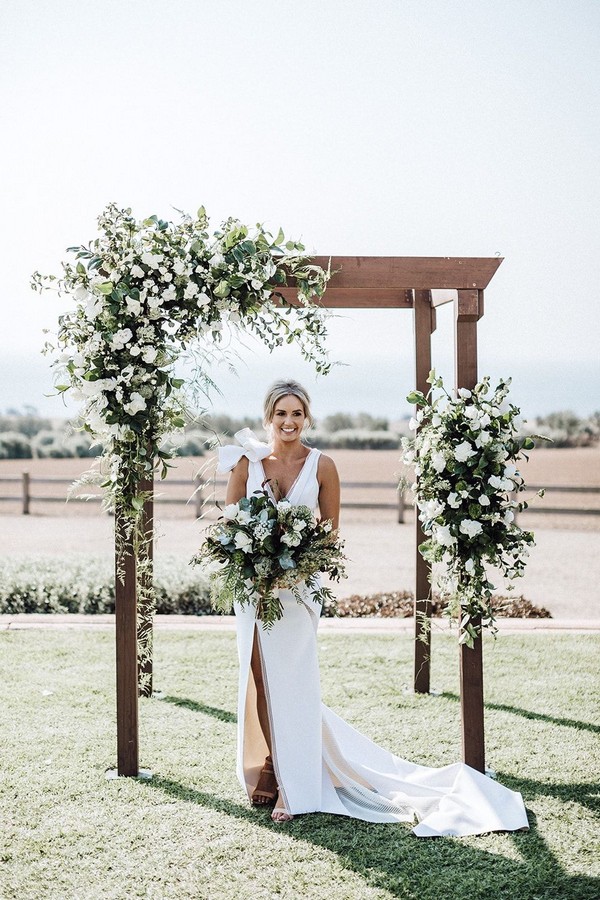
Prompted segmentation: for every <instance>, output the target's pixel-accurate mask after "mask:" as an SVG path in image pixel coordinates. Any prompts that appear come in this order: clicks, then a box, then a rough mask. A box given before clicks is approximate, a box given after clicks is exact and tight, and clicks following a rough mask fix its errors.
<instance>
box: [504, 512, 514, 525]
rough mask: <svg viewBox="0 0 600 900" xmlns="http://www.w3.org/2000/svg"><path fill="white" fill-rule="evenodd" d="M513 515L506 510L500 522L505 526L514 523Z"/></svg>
mask: <svg viewBox="0 0 600 900" xmlns="http://www.w3.org/2000/svg"><path fill="white" fill-rule="evenodd" d="M514 518H515V514H514V512H513V511H512V509H507V510H506V511H505V513H504V515H503V516H502V521H503V522H504V524H505V525H510V523H511V522H514Z"/></svg>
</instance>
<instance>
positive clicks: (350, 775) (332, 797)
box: [219, 429, 528, 837]
mask: <svg viewBox="0 0 600 900" xmlns="http://www.w3.org/2000/svg"><path fill="white" fill-rule="evenodd" d="M236 437H237V438H238V439H240V440H241V441H243V442H244V444H245V447H246V449H245V450H244V449H242V448H234V447H233V446H229V447H224V448H222V449H221V451H220V460H219V469H220V471H227V470H229V469H231V468H232V467H233V465H235V463H236V462H237V461H238V459H239V458H240V457H241V455H242V454H245V455H246V456H248V457H249V471H248V482H247V490H246V494H247V496H251V494H252V493H253V492H254V491H257V490H261V488H262V485H263V482H264V481H265V474H264V469H263V465H262V461H261V460H262V458H264V457H265V456H266V455H267V454H268V453H269V452H270V449H269V448H265V445H264V444H260V443H259V442H258V441H256V439H254V436H253V435H252V437H251V438H250V439H249V438H248V434H247V429H245V430H244V432H242V433H238V434H237V435H236ZM261 448H262V449H261ZM319 456H320V451H319V450H314V449H313V450H311V451H310V453H309V455H308V456H307V458H306V461H305V463H304V467H303V468H302V470H301V472H300V474H299V476H298V478H297V479H296V481H295V483H294V485H293V486H292V488H291V490H290V491H289V493H288V499H289V501H290V502H291V503H293V504H296V505H300V504H303V505H306V506H309V507H310V508H311V509H316V508H317V506H318V493H319V486H318V482H317V467H318V462H319ZM280 598H281V602H282V604H283V608H284V613H283V618H282V619H280V620H279V621H278V622H276V623H275V624H274V625H273V627H272V628H271V629H270V630H269V631H265V630H264V629H263V627H262V625H261V623H260V622H257V621H256V616H255V609H254V607H253V606H252V605H251V604H247V605H244V606H243V607H240V606H239V605H238V606H237V607H236V610H235V612H236V620H237V643H238V653H239V662H240V669H239V694H238V754H237V774H238V778H239V779H240V782H241V784H242V786H243V787H244V788H245V790H246V791H247V793H248V796H249V797H250V796H251V795H252V792H253V790H254V789H255V788H256V784H257V782H258V777H259V773H260V770H261V768H262V766H263V765H264V762H265V757H266V756H267V755H268V753H269V748H268V747H267V744H266V742H265V739H264V736H263V733H262V731H261V728H260V724H259V721H258V714H257V705H256V687H255V684H254V678H253V675H252V670H251V667H250V661H251V656H252V645H253V641H254V635H255V633H256V635H257V637H258V642H259V647H260V655H261V661H262V669H263V679H264V685H265V694H266V699H267V705H268V710H269V720H270V726H271V740H272V748H271V753H272V757H273V766H274V769H275V774H276V777H277V783H278V785H279V789H280V792H281V799H282V801H283V803H284V804H285V808H286V810H287V811H288V812H290V813H293V814H300V813H311V812H326V813H336V814H338V815H343V816H352V817H353V818H356V819H362V820H364V821H367V822H412V823H414V822H415V821H416V822H417V824H416V826H415V827H414V828H413V832H414V834H416V835H417V836H418V837H431V836H436V835H469V834H482V833H484V832H488V831H516V830H519V829H526V828H527V827H528V822H527V815H526V813H525V807H524V805H523V800H522V798H521V795H520V794H518V793H516V792H514V791H511V790H509V789H508V788H506V787H503V786H502V785H501V784H498V783H497V782H495V781H492V780H491V779H490V778H488V777H487V776H485V775H482V774H481V773H480V772H477V771H476V770H475V769H472V768H470V767H469V766H467V765H465V764H463V763H454V764H452V765H449V766H444V767H443V768H441V769H433V768H429V767H426V766H419V765H415V764H414V763H410V762H406V760H403V759H400V758H399V757H397V756H394V755H393V754H392V753H389V752H388V751H387V750H384V749H382V748H381V747H379V746H377V744H374V743H373V742H372V741H370V740H369V739H368V738H366V737H364V736H363V735H362V734H360V733H359V732H358V731H356V730H355V729H354V728H353V727H352V726H351V725H349V724H348V723H347V722H345V721H344V720H343V719H341V718H339V716H337V715H335V713H333V712H332V711H331V710H330V709H328V707H327V706H325V705H324V704H323V703H321V693H320V681H319V664H318V658H317V638H316V634H317V626H318V622H319V616H320V613H321V608H320V605H319V604H318V603H315V602H314V601H313V600H312V597H311V595H310V593H309V592H308V591H307V593H306V596H305V597H304V600H303V602H302V603H298V602H297V601H296V600H295V599H294V597H293V595H292V594H291V592H290V591H281V592H280ZM373 700H374V702H375V701H376V698H373ZM401 727H402V724H401V722H400V721H399V722H398V728H399V731H401Z"/></svg>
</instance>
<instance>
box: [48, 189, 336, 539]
mask: <svg viewBox="0 0 600 900" xmlns="http://www.w3.org/2000/svg"><path fill="white" fill-rule="evenodd" d="M98 229H99V236H98V237H97V238H96V239H95V240H93V241H92V242H91V243H89V244H87V245H85V246H78V247H70V248H69V250H68V252H70V253H72V254H73V256H74V260H73V261H69V262H65V263H63V273H62V277H60V278H57V277H56V276H53V275H50V276H42V275H40V273H39V272H36V273H35V274H34V275H33V279H32V287H33V288H34V289H39V290H42V289H44V288H48V287H55V288H58V291H59V293H66V294H68V295H69V296H70V297H71V298H72V299H73V303H74V306H73V309H72V310H70V311H69V312H67V313H65V314H64V315H63V316H61V317H60V319H59V329H58V338H57V342H56V343H55V344H52V343H48V344H47V345H46V351H47V352H49V353H51V354H53V355H54V356H55V359H54V362H53V366H54V368H55V373H56V389H57V390H58V391H59V392H60V393H62V392H67V391H68V392H69V393H70V396H71V397H73V398H74V399H77V400H80V401H81V402H82V403H83V408H82V410H81V420H82V423H83V428H84V429H85V431H87V432H89V433H90V434H91V435H92V436H93V438H94V440H95V442H96V443H97V444H100V445H101V446H102V447H103V456H102V466H101V468H102V471H103V479H104V481H103V487H104V488H105V489H106V490H107V491H108V496H109V499H110V501H111V502H113V503H114V504H116V505H117V506H118V507H119V508H120V511H121V514H122V516H124V517H126V518H127V517H128V518H129V519H130V520H131V521H132V522H134V523H135V522H136V521H139V517H140V512H141V509H142V507H143V501H144V497H143V496H142V495H141V494H140V489H139V484H140V481H141V480H142V479H143V478H147V477H151V475H152V472H153V469H154V467H155V466H158V467H159V468H160V470H161V477H165V475H166V469H167V465H168V463H167V460H168V459H169V457H170V456H171V455H172V454H173V452H175V451H172V450H171V451H170V450H167V449H165V447H164V443H163V442H164V438H165V435H166V434H167V433H170V432H173V431H175V430H177V429H179V428H182V427H183V426H184V425H185V413H186V409H187V401H186V394H185V391H184V381H183V379H180V378H177V377H175V374H174V367H175V364H176V362H177V360H178V359H179V358H180V356H181V355H182V353H185V352H188V351H189V352H194V356H195V364H196V381H197V383H200V384H201V385H204V386H205V387H206V386H207V385H209V384H210V383H211V381H210V377H209V375H208V372H207V361H208V360H212V359H213V358H214V356H215V352H216V351H218V348H219V347H220V346H221V347H222V348H224V346H225V344H226V340H225V336H226V334H227V333H228V332H231V331H233V332H243V333H251V334H254V335H255V336H256V337H258V338H259V339H260V340H261V341H263V342H264V343H265V344H266V345H267V346H268V347H269V348H271V349H272V348H274V347H276V346H279V345H281V344H283V343H285V342H287V343H291V342H295V343H296V344H297V345H298V346H299V348H300V350H301V352H302V354H303V355H304V357H305V358H307V359H309V360H311V361H312V362H314V364H315V366H316V368H317V371H320V372H326V371H327V370H328V368H329V363H328V361H327V357H326V353H325V349H324V339H325V337H326V327H325V317H326V312H325V310H323V308H322V307H321V306H319V305H318V301H319V299H320V298H321V297H322V295H323V292H324V290H325V287H326V284H327V281H328V278H329V272H326V271H324V270H323V269H321V268H319V267H318V266H314V265H309V264H308V262H307V259H306V257H305V250H304V247H303V245H302V244H300V243H298V242H297V241H286V239H285V237H284V235H283V233H282V232H281V231H280V232H279V234H278V235H277V236H276V237H275V238H273V236H272V235H271V234H270V233H269V232H267V231H265V230H264V228H263V227H262V226H260V225H257V226H256V227H255V228H254V229H249V228H247V227H246V226H245V225H242V224H241V223H240V222H239V221H238V220H236V219H228V220H227V221H226V222H224V223H223V225H222V226H221V228H220V229H218V230H217V231H215V232H214V233H212V234H211V233H210V232H209V227H208V218H207V215H206V211H205V210H204V208H203V207H201V208H200V209H199V210H198V213H197V216H196V217H195V218H192V217H190V216H187V215H184V214H182V215H181V221H180V222H178V223H177V224H174V223H173V222H168V221H163V220H162V219H159V218H157V217H156V216H150V217H149V218H147V219H144V220H143V221H138V220H136V219H135V218H134V217H133V216H132V214H131V210H130V209H119V208H118V207H117V206H116V205H114V204H110V205H109V206H107V207H106V209H105V210H104V211H103V212H102V214H101V215H100V217H99V218H98ZM290 276H293V278H294V279H295V283H296V286H297V289H298V304H297V305H295V306H293V307H292V306H291V305H290V304H289V303H286V302H285V301H283V300H282V298H281V296H280V295H279V298H278V295H277V290H278V288H280V287H282V286H285V285H286V284H287V279H288V277H290ZM134 530H135V529H134Z"/></svg>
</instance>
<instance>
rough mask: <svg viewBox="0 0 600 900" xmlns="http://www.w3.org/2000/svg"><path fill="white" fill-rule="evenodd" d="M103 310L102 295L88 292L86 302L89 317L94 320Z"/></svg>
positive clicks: (86, 312) (86, 311)
mask: <svg viewBox="0 0 600 900" xmlns="http://www.w3.org/2000/svg"><path fill="white" fill-rule="evenodd" d="M101 312H102V297H95V296H94V295H93V294H88V299H87V303H86V304H85V314H86V316H87V318H88V319H89V320H90V321H91V322H93V321H94V319H97V318H98V316H99V315H100V313H101Z"/></svg>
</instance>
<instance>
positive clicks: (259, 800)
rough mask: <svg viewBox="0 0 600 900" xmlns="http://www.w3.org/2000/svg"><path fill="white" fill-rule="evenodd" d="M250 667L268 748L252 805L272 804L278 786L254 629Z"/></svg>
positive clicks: (257, 706) (258, 648) (258, 650)
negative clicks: (267, 754)
mask: <svg viewBox="0 0 600 900" xmlns="http://www.w3.org/2000/svg"><path fill="white" fill-rule="evenodd" d="M250 668H251V669H252V677H253V678H254V684H255V685H256V711H257V714H258V721H259V724H260V728H261V731H262V733H263V735H264V738H265V742H266V744H267V747H268V748H269V756H267V758H266V759H265V764H264V766H263V769H262V771H261V773H260V776H259V779H258V784H257V785H256V788H255V790H254V792H253V794H252V803H253V804H254V806H272V805H273V804H274V803H275V800H276V798H277V796H278V788H277V779H276V777H275V772H274V770H273V761H272V759H271V726H270V723H269V711H268V708H267V698H266V695H265V684H264V679H263V673H262V665H261V660H260V647H259V645H258V637H257V634H256V631H255V632H254V643H253V644H252V657H251V660H250Z"/></svg>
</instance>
